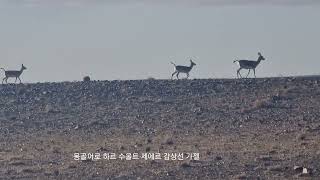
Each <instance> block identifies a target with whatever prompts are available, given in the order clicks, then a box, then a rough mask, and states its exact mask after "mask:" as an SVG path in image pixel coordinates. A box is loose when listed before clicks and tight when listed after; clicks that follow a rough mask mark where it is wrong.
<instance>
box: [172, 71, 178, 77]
mask: <svg viewBox="0 0 320 180" xmlns="http://www.w3.org/2000/svg"><path fill="white" fill-rule="evenodd" d="M177 72H178V71H175V72H174V73H172V76H171V79H172V78H173V76H174V75H175V74H177Z"/></svg>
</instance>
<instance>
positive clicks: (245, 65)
mask: <svg viewBox="0 0 320 180" xmlns="http://www.w3.org/2000/svg"><path fill="white" fill-rule="evenodd" d="M258 55H259V58H258V60H257V61H252V60H235V61H233V63H235V62H238V63H239V66H240V68H239V69H238V70H237V77H238V78H239V75H240V77H241V78H242V76H241V74H240V71H241V69H249V72H248V74H247V76H246V78H247V77H248V75H249V74H250V71H251V69H252V70H253V73H254V77H256V67H257V66H258V65H259V63H260V62H261V60H265V58H264V57H263V56H262V55H261V53H258Z"/></svg>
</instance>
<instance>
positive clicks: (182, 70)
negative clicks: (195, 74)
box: [171, 59, 196, 79]
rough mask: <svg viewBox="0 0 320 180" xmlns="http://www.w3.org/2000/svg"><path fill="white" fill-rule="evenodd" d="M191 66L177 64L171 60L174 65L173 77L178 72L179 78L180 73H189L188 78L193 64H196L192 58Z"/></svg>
mask: <svg viewBox="0 0 320 180" xmlns="http://www.w3.org/2000/svg"><path fill="white" fill-rule="evenodd" d="M190 63H191V64H190V66H177V65H176V64H175V63H173V62H171V64H173V65H174V73H173V74H172V76H171V79H172V78H173V76H174V75H175V74H177V79H179V73H186V74H187V79H188V78H189V72H190V71H191V69H192V68H193V66H195V65H196V63H194V62H193V61H192V60H191V59H190Z"/></svg>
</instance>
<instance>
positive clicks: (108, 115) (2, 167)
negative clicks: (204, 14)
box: [0, 77, 320, 179]
mask: <svg viewBox="0 0 320 180" xmlns="http://www.w3.org/2000/svg"><path fill="white" fill-rule="evenodd" d="M319 107H320V78H318V77H308V78H307V77H305V78H269V79H256V80H254V79H242V80H212V79H208V80H178V81H177V80H175V81H169V80H141V81H95V82H72V83H71V82H66V83H38V84H25V85H0V179H9V178H12V179H36V178H38V179H67V178H69V179H106V178H110V179H293V178H299V179H300V178H301V179H319V177H320V118H319V117H320V109H319ZM75 153H97V154H96V158H97V157H98V154H100V155H101V159H95V160H90V159H88V157H87V160H75V159H77V157H76V156H75ZM107 153H116V155H117V159H116V160H107V159H104V158H106V157H103V155H104V154H105V155H106V154H107ZM121 153H123V154H126V153H132V154H133V153H137V154H138V155H139V159H137V160H121V159H119V155H120V154H121ZM143 153H149V154H153V153H154V154H157V155H159V154H160V155H161V159H158V160H151V159H148V160H144V159H141V155H142V154H143ZM158 153H159V154H158ZM165 153H177V154H180V155H181V153H182V155H183V158H182V159H181V160H173V159H170V160H165V159H164V155H165ZM189 153H195V154H196V155H197V153H199V155H200V157H199V159H197V158H195V159H190V158H187V156H188V155H190V154H189ZM82 157H83V156H82ZM89 158H90V157H89ZM294 166H301V167H305V168H306V169H307V173H305V174H302V170H301V168H300V169H299V168H298V170H294Z"/></svg>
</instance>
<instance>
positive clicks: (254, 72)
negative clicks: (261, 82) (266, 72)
mask: <svg viewBox="0 0 320 180" xmlns="http://www.w3.org/2000/svg"><path fill="white" fill-rule="evenodd" d="M253 74H254V77H255V78H256V69H253Z"/></svg>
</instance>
